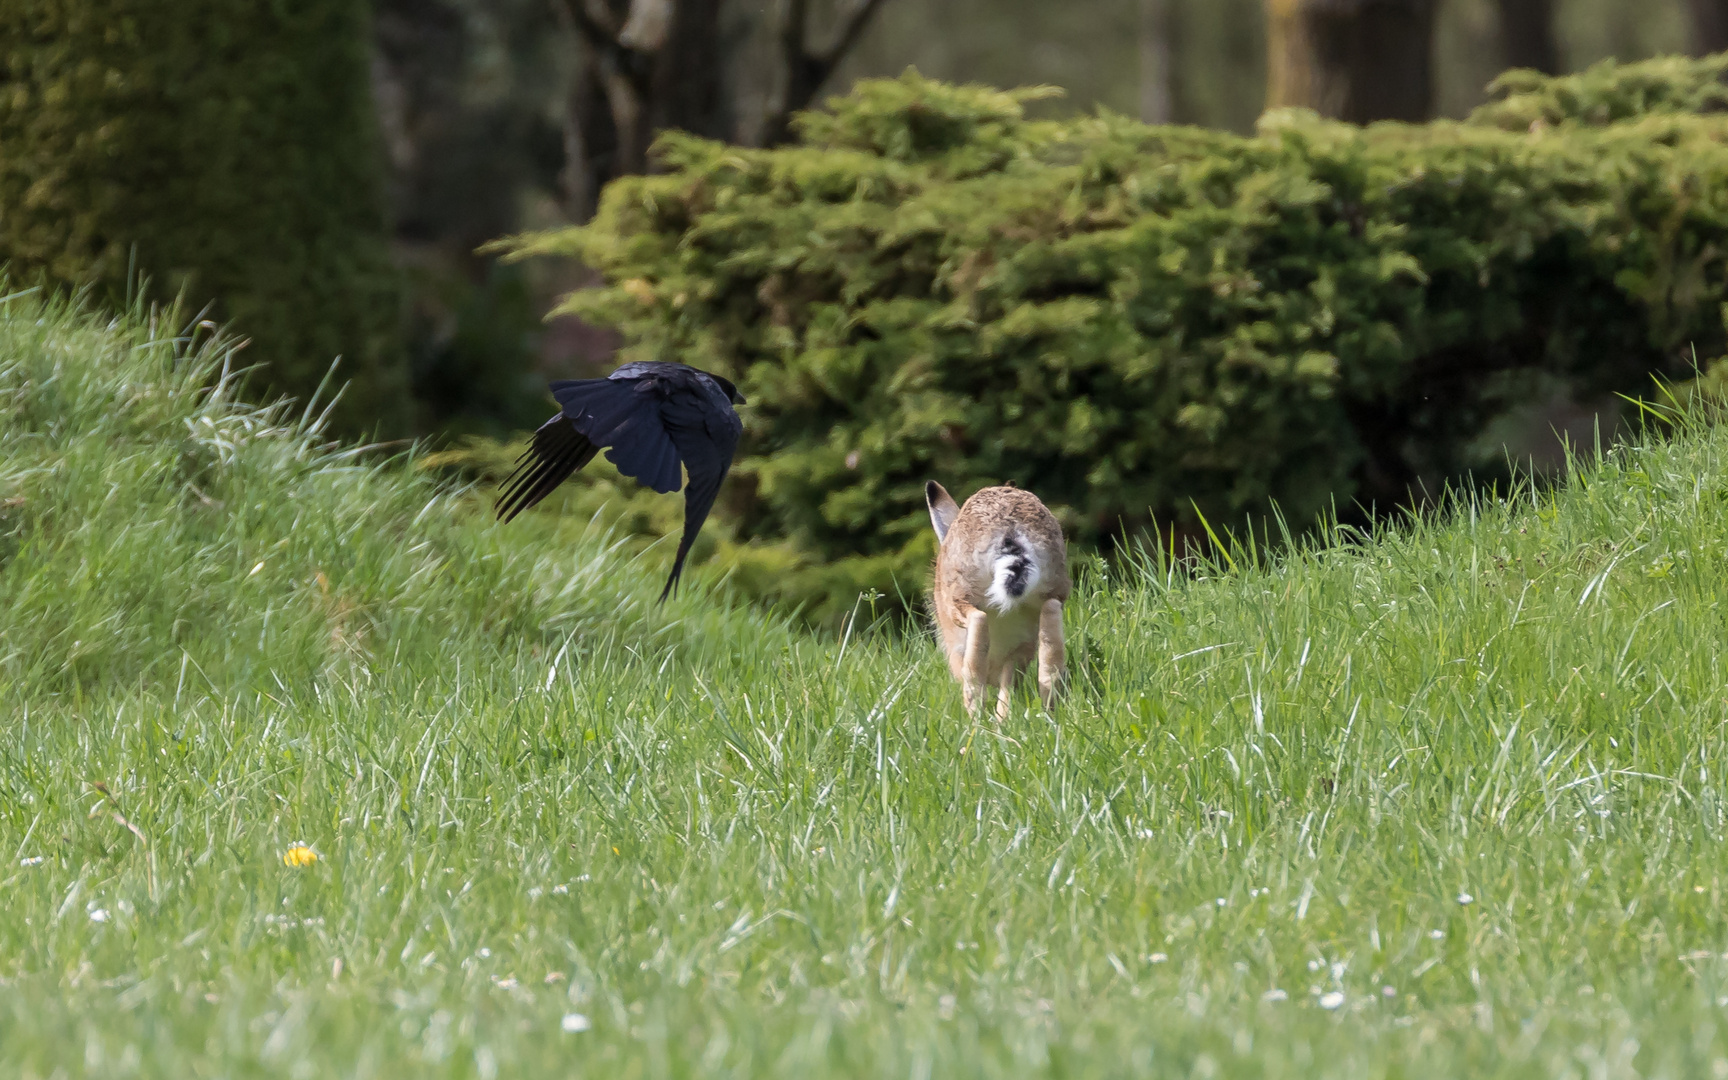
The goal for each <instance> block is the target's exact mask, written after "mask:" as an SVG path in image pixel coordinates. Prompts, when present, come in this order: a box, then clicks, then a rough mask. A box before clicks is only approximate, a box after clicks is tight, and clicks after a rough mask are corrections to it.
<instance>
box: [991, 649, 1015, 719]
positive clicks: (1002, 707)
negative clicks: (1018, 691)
mask: <svg viewBox="0 0 1728 1080" xmlns="http://www.w3.org/2000/svg"><path fill="white" fill-rule="evenodd" d="M1018 674H1020V666H1019V665H1018V664H1017V663H1015V662H1014V661H1013V660H1009V661H1008V662H1007V663H1005V664H1003V665H1002V677H1001V679H1000V680H999V682H1000V684H1001V689H999V690H997V691H996V722H997V723H1001V722H1002V721H1004V720H1006V719H1008V707H1009V704H1010V699H1011V698H1012V697H1013V694H1014V677H1015V676H1016V675H1018Z"/></svg>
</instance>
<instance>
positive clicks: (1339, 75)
mask: <svg viewBox="0 0 1728 1080" xmlns="http://www.w3.org/2000/svg"><path fill="white" fill-rule="evenodd" d="M1436 7H1437V0H1266V16H1267V18H1266V23H1267V25H1266V30H1267V53H1268V56H1267V102H1266V104H1267V107H1268V108H1278V107H1281V106H1290V105H1300V106H1305V107H1307V108H1310V109H1313V110H1315V111H1316V112H1318V113H1320V115H1322V116H1328V117H1332V118H1334V119H1338V120H1348V121H1350V122H1352V123H1357V124H1365V123H1368V122H1369V121H1372V120H1409V121H1422V120H1426V119H1428V118H1429V116H1430V115H1431V114H1432V112H1433V107H1434V59H1433V54H1434V14H1435V9H1436Z"/></svg>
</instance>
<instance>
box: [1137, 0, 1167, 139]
mask: <svg viewBox="0 0 1728 1080" xmlns="http://www.w3.org/2000/svg"><path fill="white" fill-rule="evenodd" d="M1173 31H1174V20H1173V19H1172V18H1171V11H1170V0H1140V27H1139V38H1140V42H1139V44H1140V119H1142V120H1144V121H1146V122H1147V123H1148V124H1168V123H1170V121H1171V120H1172V119H1174V118H1175V108H1174V106H1173V104H1172V97H1173V95H1172V94H1171V92H1170V91H1171V87H1172V85H1173V83H1174V80H1173V79H1172V78H1171V69H1170V55H1171V52H1172V50H1171V47H1170V46H1171V37H1172V34H1173Z"/></svg>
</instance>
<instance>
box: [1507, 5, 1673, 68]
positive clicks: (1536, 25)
mask: <svg viewBox="0 0 1728 1080" xmlns="http://www.w3.org/2000/svg"><path fill="white" fill-rule="evenodd" d="M1694 2H1695V3H1702V2H1704V0H1694ZM1500 42H1501V47H1502V49H1503V50H1504V52H1505V60H1506V66H1507V67H1515V68H1535V69H1536V70H1537V71H1540V72H1542V73H1543V74H1546V75H1557V74H1559V73H1560V46H1559V43H1558V42H1556V41H1555V40H1554V0H1500Z"/></svg>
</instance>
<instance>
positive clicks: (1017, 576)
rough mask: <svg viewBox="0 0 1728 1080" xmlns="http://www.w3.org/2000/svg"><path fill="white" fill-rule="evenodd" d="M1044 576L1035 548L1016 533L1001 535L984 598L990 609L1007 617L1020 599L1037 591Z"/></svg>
mask: <svg viewBox="0 0 1728 1080" xmlns="http://www.w3.org/2000/svg"><path fill="white" fill-rule="evenodd" d="M1042 576H1043V574H1042V572H1041V570H1040V568H1039V566H1038V554H1037V549H1036V548H1034V547H1033V546H1032V545H1031V544H1029V543H1027V542H1026V539H1025V538H1024V537H1022V536H1021V535H1020V534H1019V532H1017V531H1010V532H1008V533H1005V534H1003V536H1002V539H1001V540H1000V541H998V543H997V545H996V552H995V560H994V562H993V563H992V565H991V575H990V588H989V589H988V590H987V591H986V592H985V594H984V596H985V598H986V599H987V600H988V601H989V603H990V606H991V607H993V608H995V609H996V610H997V611H999V612H1001V613H1003V614H1007V613H1008V612H1009V611H1010V610H1012V609H1013V608H1014V606H1015V605H1017V604H1019V603H1020V601H1021V599H1022V598H1024V597H1025V596H1026V595H1027V594H1029V593H1031V592H1032V591H1034V590H1035V589H1037V588H1038V580H1039V578H1041V577H1042Z"/></svg>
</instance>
